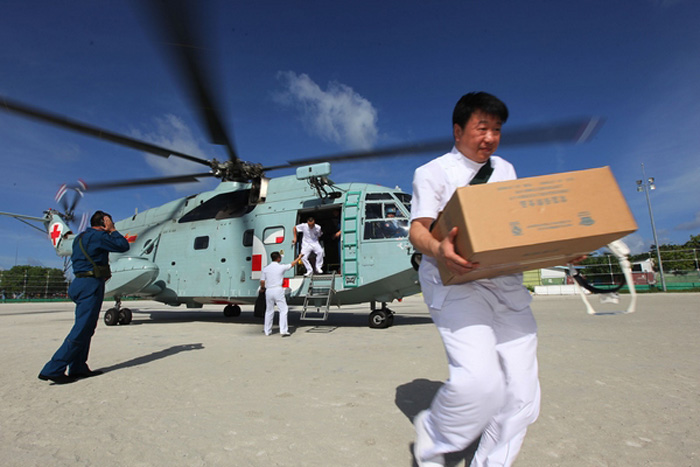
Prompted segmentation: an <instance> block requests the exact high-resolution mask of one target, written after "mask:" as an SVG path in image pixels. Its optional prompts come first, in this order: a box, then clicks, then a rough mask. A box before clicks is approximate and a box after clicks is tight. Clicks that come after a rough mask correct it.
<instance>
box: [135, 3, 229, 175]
mask: <svg viewBox="0 0 700 467" xmlns="http://www.w3.org/2000/svg"><path fill="white" fill-rule="evenodd" d="M148 3H149V4H150V5H149V6H150V10H151V11H150V12H151V15H152V16H153V17H154V19H155V20H157V22H159V23H160V26H161V29H162V32H163V35H164V36H165V38H166V40H165V43H166V44H167V45H168V46H169V47H168V49H169V51H170V52H171V54H170V55H171V56H172V58H173V60H174V61H175V63H176V64H177V66H178V68H179V70H180V75H181V76H182V77H183V78H184V81H185V84H186V87H187V90H188V92H189V93H190V95H191V97H192V99H193V101H194V102H195V106H196V107H197V110H198V112H199V116H200V118H201V119H202V121H203V122H204V124H205V125H206V128H207V130H208V132H209V138H210V140H211V142H212V143H213V144H218V145H221V146H224V147H225V148H226V150H227V152H228V156H229V160H231V161H232V162H236V161H238V155H237V154H236V150H235V148H234V146H233V139H232V138H231V137H229V134H228V132H227V131H226V127H225V125H224V120H223V118H222V114H221V111H220V110H219V108H218V106H217V101H218V99H214V97H216V96H220V93H218V92H213V91H214V88H213V86H212V80H211V74H206V73H204V69H205V67H204V63H205V62H204V56H203V54H202V53H201V50H202V44H203V41H202V40H201V35H200V34H199V30H200V28H199V26H200V25H199V24H198V22H197V21H195V20H194V19H193V18H194V16H195V13H196V10H197V7H199V5H198V4H197V2H189V5H195V7H194V8H188V1H187V0H150V2H148Z"/></svg>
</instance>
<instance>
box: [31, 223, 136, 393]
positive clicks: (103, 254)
mask: <svg viewBox="0 0 700 467" xmlns="http://www.w3.org/2000/svg"><path fill="white" fill-rule="evenodd" d="M128 250H129V242H127V240H126V238H124V237H123V236H122V235H121V234H120V233H119V232H117V229H116V228H115V227H114V222H113V221H112V216H110V215H109V214H107V213H106V212H102V211H96V212H95V214H93V215H92V218H90V228H89V229H87V230H85V232H83V233H81V234H80V235H78V236H77V237H75V240H74V241H73V253H72V255H71V261H72V263H73V274H74V275H75V280H73V282H72V283H71V285H70V287H69V288H68V296H69V297H70V298H71V300H73V301H74V302H75V324H73V328H72V329H71V330H70V332H69V333H68V336H67V337H66V339H65V340H64V341H63V345H61V347H59V349H58V350H57V351H56V353H55V354H54V356H53V357H52V358H51V360H50V361H49V362H48V363H47V364H46V365H44V368H43V369H42V370H41V372H40V373H39V379H41V380H44V381H53V382H54V383H55V384H66V383H72V382H74V381H75V380H76V379H79V378H89V377H91V376H97V375H100V374H102V372H101V371H99V370H96V371H92V370H90V368H88V366H87V359H88V353H89V351H90V341H91V340H92V336H93V334H94V333H95V328H96V327H97V320H98V319H99V317H100V308H101V307H102V300H103V299H104V295H105V282H106V281H107V279H109V278H110V277H111V272H110V270H109V252H111V251H113V252H118V253H123V252H125V251H128ZM66 368H67V369H68V374H67V375H66V373H65V371H66Z"/></svg>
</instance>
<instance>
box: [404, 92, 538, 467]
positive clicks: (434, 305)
mask: <svg viewBox="0 0 700 467" xmlns="http://www.w3.org/2000/svg"><path fill="white" fill-rule="evenodd" d="M507 119H508V109H507V107H506V105H505V104H504V103H503V102H501V101H500V100H499V99H498V98H496V97H495V96H492V95H490V94H487V93H484V92H479V93H469V94H466V95H464V96H462V98H461V99H460V100H459V102H457V105H456V106H455V109H454V112H453V116H452V122H453V132H454V140H455V145H454V148H453V149H452V151H450V152H449V153H447V154H445V155H443V156H441V157H438V158H436V159H434V160H432V161H431V162H429V163H427V164H425V165H423V166H421V167H419V168H418V169H416V172H415V175H414V179H413V200H412V209H411V229H410V240H411V242H412V243H413V245H414V246H415V247H416V249H418V250H419V251H420V252H421V253H423V260H422V262H421V265H420V269H419V278H420V283H421V288H422V290H423V297H424V300H425V302H426V304H427V305H428V308H429V310H430V314H431V316H432V319H433V321H434V323H435V325H436V326H437V328H438V331H439V332H440V335H441V337H442V340H443V343H444V345H445V349H446V352H447V358H448V364H449V375H450V376H449V379H448V380H447V381H446V382H445V384H444V385H443V386H442V387H441V388H440V390H439V391H438V393H437V394H436V395H435V398H434V399H433V402H432V404H431V406H430V409H429V410H426V411H423V412H421V413H419V414H418V415H417V416H416V417H415V419H414V425H415V428H416V441H415V444H414V448H413V452H414V455H415V457H416V462H417V463H418V465H419V466H437V465H440V466H441V465H444V455H445V454H446V453H449V452H458V451H461V450H463V449H465V448H466V447H467V446H469V445H470V444H471V443H472V442H473V441H475V440H476V439H477V438H479V436H481V441H480V443H479V447H478V449H477V451H476V454H475V456H474V460H473V462H472V465H477V466H482V465H511V464H512V463H513V462H514V461H515V458H516V456H517V455H518V452H519V451H520V447H521V445H522V443H523V439H524V438H525V433H526V431H527V427H528V426H529V425H530V424H531V423H533V422H534V421H535V419H536V418H537V416H538V414H539V409H540V386H539V380H538V375H537V325H536V323H535V319H534V317H533V315H532V311H531V310H530V302H531V300H532V299H531V297H530V294H529V292H528V291H527V289H526V288H525V287H524V286H523V284H522V274H511V275H504V276H499V277H494V278H490V279H480V280H476V281H472V282H466V283H463V284H456V285H450V286H445V285H443V283H442V281H441V279H440V274H439V272H438V267H437V265H438V263H442V264H443V265H444V266H445V267H447V268H448V269H450V270H451V271H452V272H454V273H456V274H464V273H466V272H469V271H471V270H473V269H474V268H477V267H478V264H473V263H470V262H469V261H467V260H465V259H464V258H462V257H460V256H459V255H457V254H456V252H455V248H454V239H455V236H456V235H457V228H454V229H452V230H451V231H450V232H449V235H447V237H445V239H444V240H442V241H438V240H436V239H435V238H434V237H433V236H432V235H431V233H430V227H431V224H432V223H433V222H434V221H435V219H437V217H438V213H439V212H440V211H441V210H442V209H443V208H444V206H445V204H447V201H448V200H449V199H450V197H451V196H452V194H453V193H454V191H455V190H456V189H457V188H458V187H461V186H466V185H468V184H474V183H485V182H488V183H491V182H498V181H505V180H513V179H515V178H516V175H515V170H514V168H513V166H512V165H511V164H510V163H508V162H507V161H505V160H504V159H502V158H500V157H498V156H494V155H493V153H494V152H495V151H496V148H498V143H499V142H500V137H501V126H502V125H503V124H504V123H505V122H506V120H507ZM483 215H484V216H488V215H489V213H488V212H484V213H483Z"/></svg>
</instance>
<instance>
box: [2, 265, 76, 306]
mask: <svg viewBox="0 0 700 467" xmlns="http://www.w3.org/2000/svg"><path fill="white" fill-rule="evenodd" d="M66 288H67V282H66V277H65V275H64V274H63V271H61V270H60V269H55V268H45V267H41V266H14V267H13V268H12V269H10V270H8V271H0V289H1V290H2V291H4V292H5V295H6V296H7V297H11V296H13V295H17V296H19V295H20V294H23V296H24V297H27V298H41V297H53V296H55V295H63V294H65V293H66Z"/></svg>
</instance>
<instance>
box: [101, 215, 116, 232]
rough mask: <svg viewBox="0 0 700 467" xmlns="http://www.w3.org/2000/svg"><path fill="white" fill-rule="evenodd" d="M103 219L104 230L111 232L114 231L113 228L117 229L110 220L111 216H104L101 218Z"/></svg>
mask: <svg viewBox="0 0 700 467" xmlns="http://www.w3.org/2000/svg"><path fill="white" fill-rule="evenodd" d="M103 221H104V224H105V231H107V233H112V232H114V231H115V230H117V229H116V228H115V227H114V222H113V221H112V218H111V217H109V216H105V217H104V218H103Z"/></svg>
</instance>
